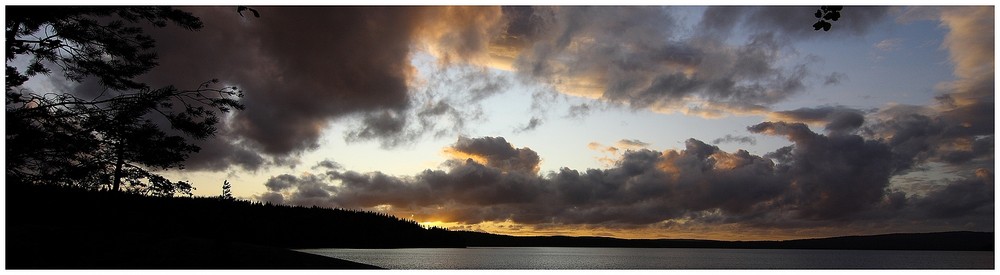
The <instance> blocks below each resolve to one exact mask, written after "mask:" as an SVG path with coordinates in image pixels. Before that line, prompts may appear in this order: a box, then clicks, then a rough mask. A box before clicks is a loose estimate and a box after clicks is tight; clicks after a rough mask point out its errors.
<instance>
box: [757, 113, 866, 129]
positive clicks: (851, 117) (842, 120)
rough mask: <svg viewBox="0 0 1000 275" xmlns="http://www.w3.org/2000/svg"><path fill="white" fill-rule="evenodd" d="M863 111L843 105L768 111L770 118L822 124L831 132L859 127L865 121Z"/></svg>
mask: <svg viewBox="0 0 1000 275" xmlns="http://www.w3.org/2000/svg"><path fill="white" fill-rule="evenodd" d="M864 114H865V113H864V112H863V111H861V110H856V109H852V108H848V107H843V106H823V107H816V108H799V109H795V110H789V111H777V112H773V113H770V114H769V115H768V118H769V119H770V120H778V121H788V122H804V123H809V124H819V125H824V127H825V128H826V130H827V131H829V132H831V133H843V132H850V131H853V130H855V129H858V128H859V127H861V125H862V124H864V122H865V116H864Z"/></svg>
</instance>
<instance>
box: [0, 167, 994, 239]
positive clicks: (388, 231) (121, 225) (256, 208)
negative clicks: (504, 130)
mask: <svg viewBox="0 0 1000 275" xmlns="http://www.w3.org/2000/svg"><path fill="white" fill-rule="evenodd" d="M6 188H7V227H8V235H7V239H8V241H9V240H11V239H12V238H16V237H17V236H12V235H11V230H10V228H11V227H12V226H32V227H43V228H58V231H60V232H73V231H79V232H96V233H87V234H97V235H102V236H103V235H111V236H114V235H116V234H117V235H125V234H142V235H145V236H153V237H154V238H155V237H157V236H162V237H163V238H166V237H190V238H199V239H210V240H220V241H224V242H236V243H247V244H256V245H264V246H272V247H283V248H335V247H336V248H404V247H466V246H497V247H524V246H535V247H543V246H549V247H662V248H669V247H676V248H747V249H879V250H969V251H992V250H993V249H994V247H993V244H994V233H993V232H941V233H905V234H886V235H875V236H848V237H834V238H821V239H803V240H790V241H712V240H683V239H616V238H607V237H565V236H548V237H517V236H506V235H497V234H489V233H480V232H467V231H449V230H445V229H440V228H424V227H422V226H420V225H419V224H418V223H416V222H414V221H411V220H405V219H400V218H397V217H393V216H390V215H387V214H383V213H377V212H367V211H356V210H343V209H326V208H316V207H297V206H285V205H272V204H262V203H259V202H250V201H243V200H231V199H223V198H185V197H173V198H170V197H148V196H141V195H136V194H127V193H121V192H101V191H88V190H83V189H76V188H70V187H55V186H44V185H25V184H11V183H8V184H7V187H6ZM8 249H10V246H8ZM8 255H9V253H8Z"/></svg>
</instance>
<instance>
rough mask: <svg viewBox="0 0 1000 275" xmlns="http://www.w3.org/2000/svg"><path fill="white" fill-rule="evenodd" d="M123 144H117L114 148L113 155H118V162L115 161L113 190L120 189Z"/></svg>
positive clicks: (123, 155)
mask: <svg viewBox="0 0 1000 275" xmlns="http://www.w3.org/2000/svg"><path fill="white" fill-rule="evenodd" d="M122 146H124V144H120V143H119V144H118V148H115V155H116V157H118V163H115V183H114V186H113V187H112V189H113V190H114V191H115V192H118V191H121V183H122V166H124V165H125V150H123V149H122Z"/></svg>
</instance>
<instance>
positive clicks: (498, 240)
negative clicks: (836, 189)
mask: <svg viewBox="0 0 1000 275" xmlns="http://www.w3.org/2000/svg"><path fill="white" fill-rule="evenodd" d="M455 233H456V234H459V235H461V236H462V239H463V240H465V245H467V246H481V247H490V246H501V247H502V246H506V247H650V248H743V249H855V250H966V251H993V249H994V248H993V241H994V233H993V232H968V231H961V232H938V233H897V234H884V235H872V236H845V237H832V238H818V239H801V240H788V241H713V240H685V239H617V238H608V237H567V236H507V235H498V234H490V233H482V232H469V231H458V232H455Z"/></svg>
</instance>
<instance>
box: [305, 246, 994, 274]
mask: <svg viewBox="0 0 1000 275" xmlns="http://www.w3.org/2000/svg"><path fill="white" fill-rule="evenodd" d="M297 251H302V252H306V253H312V254H317V255H322V256H328V257H334V258H340V259H344V260H349V261H355V262H360V263H366V264H371V265H376V266H380V267H384V268H389V269H993V266H994V263H993V259H994V258H993V252H992V251H909V250H907V251H890V250H793V249H714V248H580V247H472V248H403V249H300V250H297Z"/></svg>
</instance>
